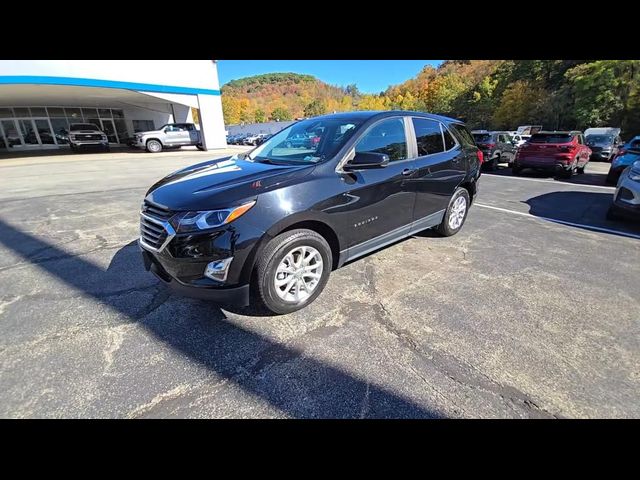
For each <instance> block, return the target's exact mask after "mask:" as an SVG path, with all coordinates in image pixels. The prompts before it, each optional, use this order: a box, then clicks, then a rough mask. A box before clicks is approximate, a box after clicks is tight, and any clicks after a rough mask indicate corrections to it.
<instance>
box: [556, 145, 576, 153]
mask: <svg viewBox="0 0 640 480" xmlns="http://www.w3.org/2000/svg"><path fill="white" fill-rule="evenodd" d="M576 148H577V145H561V146H560V151H561V152H573V151H574V150H575V149H576Z"/></svg>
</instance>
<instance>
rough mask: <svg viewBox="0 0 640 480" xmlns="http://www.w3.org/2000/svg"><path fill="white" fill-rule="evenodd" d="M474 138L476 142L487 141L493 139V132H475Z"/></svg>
mask: <svg viewBox="0 0 640 480" xmlns="http://www.w3.org/2000/svg"><path fill="white" fill-rule="evenodd" d="M473 138H474V139H475V141H476V143H486V142H490V141H491V134H490V133H474V134H473Z"/></svg>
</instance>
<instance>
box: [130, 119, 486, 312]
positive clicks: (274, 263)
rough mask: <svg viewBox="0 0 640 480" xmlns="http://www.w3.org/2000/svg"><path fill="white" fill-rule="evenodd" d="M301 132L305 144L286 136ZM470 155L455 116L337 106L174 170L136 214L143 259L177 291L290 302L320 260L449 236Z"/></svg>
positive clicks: (474, 168) (228, 299)
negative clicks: (243, 149) (422, 235)
mask: <svg viewBox="0 0 640 480" xmlns="http://www.w3.org/2000/svg"><path fill="white" fill-rule="evenodd" d="M302 136H304V137H305V138H306V137H309V138H316V137H317V138H319V141H317V142H292V141H291V140H290V139H291V138H299V137H302ZM481 164H482V153H481V152H480V151H479V150H478V148H477V147H476V145H475V142H474V140H473V137H472V136H471V134H470V133H469V131H468V130H467V129H466V127H465V126H464V125H463V124H462V123H460V122H459V121H457V120H453V119H451V118H446V117H441V116H437V115H430V114H424V113H418V112H403V111H387V112H349V113H337V114H332V115H324V116H320V117H315V118H310V119H306V120H302V121H299V122H297V123H294V124H292V125H290V126H288V127H287V128H285V129H284V130H282V131H280V132H279V133H277V134H275V135H274V136H273V137H271V138H270V139H269V140H267V141H266V142H264V143H263V144H262V145H260V146H258V147H257V148H255V149H253V150H252V151H250V152H249V153H245V154H240V155H236V156H233V157H226V158H221V159H217V160H211V161H207V162H203V163H199V164H197V165H193V166H191V167H187V168H184V169H182V170H178V171H176V172H174V173H172V174H170V175H168V176H167V177H165V178H163V179H162V180H160V181H159V182H157V183H156V184H155V185H153V186H152V187H151V188H150V189H149V191H148V192H147V195H146V197H145V199H144V202H143V204H142V210H141V213H140V240H139V245H140V247H141V250H142V255H143V258H144V264H145V268H146V269H147V270H151V271H152V272H153V273H154V274H155V275H156V276H157V277H159V278H160V279H161V280H163V281H164V282H165V283H167V284H168V285H169V287H170V288H172V289H174V290H176V291H178V292H180V293H183V294H185V295H187V296H193V297H197V298H205V299H210V300H212V301H215V302H219V303H224V304H236V305H241V306H246V305H249V303H250V295H249V293H250V290H251V293H252V295H251V298H254V299H255V301H256V302H257V303H260V304H262V305H263V306H264V307H266V308H267V309H269V310H270V311H271V312H273V313H276V314H284V313H289V312H293V311H295V310H298V309H300V308H302V307H304V306H305V305H308V304H309V303H311V302H312V301H313V300H315V298H316V297H317V296H318V295H320V292H322V290H323V288H324V287H325V285H326V283H327V280H328V278H329V272H330V271H331V270H332V269H335V268H339V267H341V266H342V265H343V264H344V263H345V262H348V261H351V260H353V259H355V258H358V257H361V256H363V255H366V254H367V253H369V252H372V251H374V250H376V249H379V248H381V247H383V246H385V245H388V244H390V243H393V242H395V241H397V240H399V239H401V238H404V237H407V236H409V235H412V234H414V233H416V232H419V231H421V230H425V229H427V228H435V229H436V230H437V231H438V232H439V233H440V234H441V235H444V236H450V235H454V234H455V233H457V232H458V231H459V230H460V229H461V228H462V225H463V224H464V221H465V219H466V216H467V212H468V210H469V207H470V205H471V202H472V201H473V199H474V197H475V195H476V192H477V190H478V178H479V177H480V167H481Z"/></svg>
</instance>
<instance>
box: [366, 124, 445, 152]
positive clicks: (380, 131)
mask: <svg viewBox="0 0 640 480" xmlns="http://www.w3.org/2000/svg"><path fill="white" fill-rule="evenodd" d="M440 142H442V137H441V139H440ZM355 150H356V153H360V152H376V153H386V154H387V155H389V161H390V162H395V161H398V160H406V158H407V137H406V136H405V132H404V121H403V120H402V119H401V118H390V119H388V120H383V121H381V122H379V123H377V124H376V125H375V126H374V127H373V128H371V130H369V131H368V132H367V133H365V134H364V136H363V137H362V138H361V139H360V141H359V142H358V143H357V145H356V149H355Z"/></svg>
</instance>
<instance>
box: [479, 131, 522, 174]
mask: <svg viewBox="0 0 640 480" xmlns="http://www.w3.org/2000/svg"><path fill="white" fill-rule="evenodd" d="M471 133H472V134H473V138H474V139H475V141H476V144H477V145H478V148H479V149H480V150H482V154H483V156H484V163H483V166H484V167H485V168H487V169H488V170H491V171H494V170H497V169H498V164H499V163H507V164H509V166H511V164H512V163H513V160H514V159H515V158H516V146H515V141H514V140H513V139H512V138H511V135H509V133H508V132H487V131H486V130H474V131H473V132H471Z"/></svg>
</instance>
